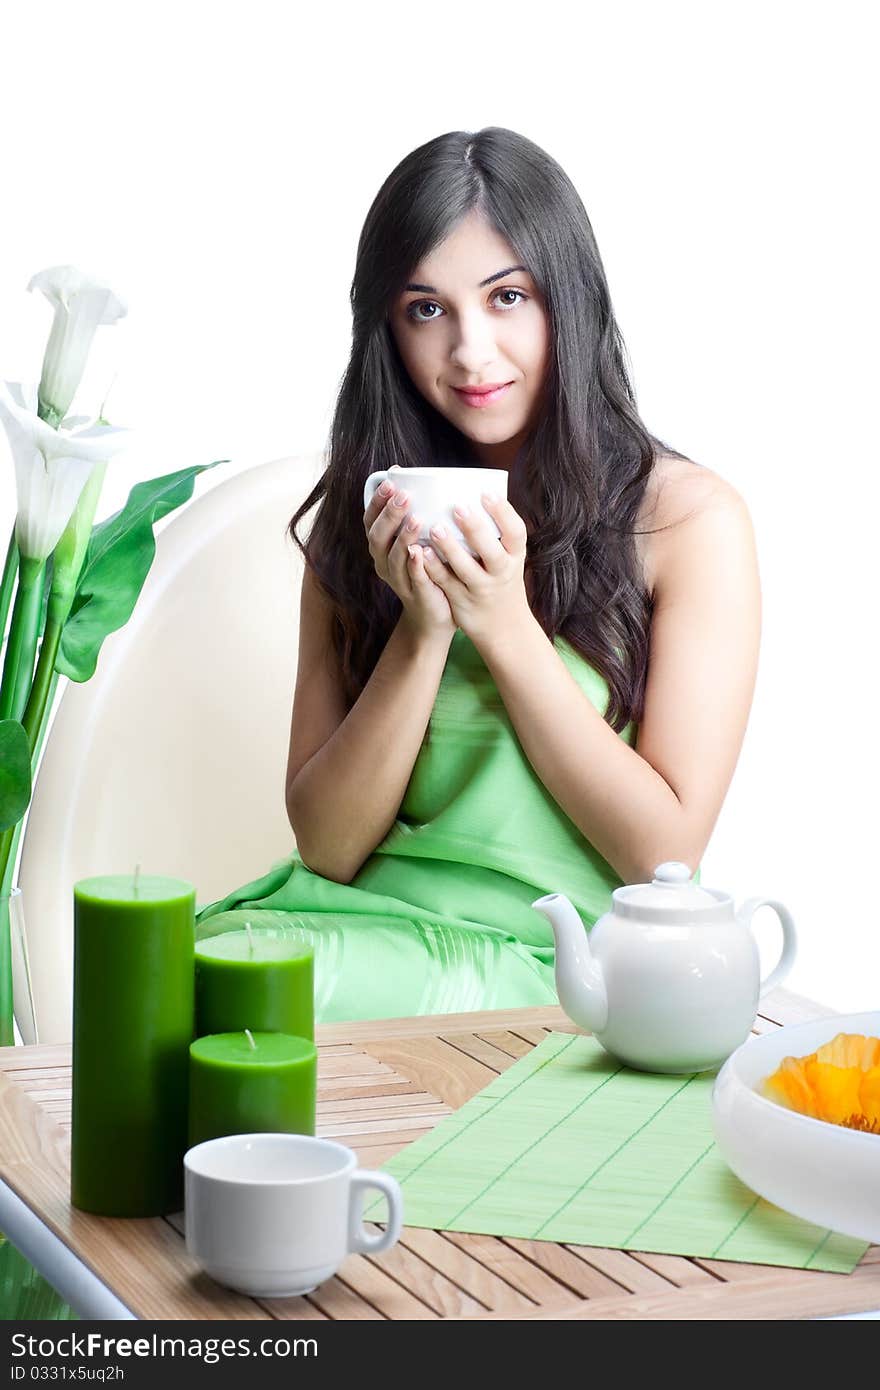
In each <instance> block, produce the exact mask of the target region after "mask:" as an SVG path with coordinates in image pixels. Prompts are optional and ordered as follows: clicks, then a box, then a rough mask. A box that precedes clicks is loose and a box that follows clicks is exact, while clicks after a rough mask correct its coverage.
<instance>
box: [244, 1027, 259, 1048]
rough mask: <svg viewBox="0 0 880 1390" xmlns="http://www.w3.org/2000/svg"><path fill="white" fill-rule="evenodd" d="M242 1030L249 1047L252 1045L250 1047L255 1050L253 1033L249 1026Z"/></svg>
mask: <svg viewBox="0 0 880 1390" xmlns="http://www.w3.org/2000/svg"><path fill="white" fill-rule="evenodd" d="M244 1031H245V1036H246V1037H247V1040H248V1042H249V1043H250V1045H251V1047H252V1048H253V1049H254V1051H255V1052H256V1050H257V1044H256V1043H255V1042H254V1037H253V1034H252V1032H251V1030H250V1028H245V1030H244Z"/></svg>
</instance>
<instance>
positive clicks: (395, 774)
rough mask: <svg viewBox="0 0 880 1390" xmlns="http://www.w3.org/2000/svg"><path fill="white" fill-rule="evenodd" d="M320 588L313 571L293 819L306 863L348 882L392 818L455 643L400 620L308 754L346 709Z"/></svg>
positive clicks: (290, 792) (297, 712)
mask: <svg viewBox="0 0 880 1390" xmlns="http://www.w3.org/2000/svg"><path fill="white" fill-rule="evenodd" d="M315 588H316V586H315V583H314V580H313V579H311V577H310V576H308V575H307V581H304V584H303V602H302V620H301V621H302V625H301V628H300V666H299V672H298V676H297V686H296V695H295V698H294V707H293V718H292V722H291V749H290V759H289V762H288V781H287V815H288V818H289V820H290V824H291V826H292V827H293V832H294V834H295V835H296V840H297V845H298V848H299V851H300V854H301V856H302V859H303V862H304V863H306V864H307V865H308V867H309V868H310V869H313V870H314V871H315V873H319V874H323V875H324V877H325V878H332V879H336V880H337V882H339V883H348V882H350V880H351V879H352V878H353V877H354V875H355V874H356V873H357V871H358V869H359V868H360V866H361V864H362V863H363V862H364V860H365V859H366V858H367V856H368V855H369V854H370V853H371V852H372V851H373V850H374V849H375V848H376V845H378V844H379V843H380V842H381V841H382V840H383V839H384V838H385V836H386V835H387V833H388V831H389V830H390V829H391V826H392V825H393V823H394V818H395V816H396V815H397V811H398V808H399V806H400V803H401V801H402V800H403V794H404V792H405V791H406V786H407V783H408V781H409V778H410V774H411V773H412V769H413V764H414V763H415V760H416V757H417V756H418V752H419V748H420V746H421V742H422V739H423V737H424V734H425V730H426V728H427V727H428V720H429V718H430V715H431V710H432V708H433V705H434V698H435V696H436V694H437V687H438V686H439V684H440V677H441V676H442V674H443V667H444V664H445V661H446V653H447V650H448V647H449V639H447V638H443V639H442V640H440V641H438V640H437V639H436V638H434V639H430V638H424V637H420V636H418V635H413V634H412V633H411V632H410V630H409V628H408V625H407V624H406V622H405V620H404V619H403V618H401V620H400V621H398V624H397V626H396V627H395V629H394V631H393V632H392V634H391V636H390V638H389V639H388V642H387V644H386V646H385V650H384V651H383V653H382V655H381V656H380V658H379V660H378V662H377V663H376V667H375V669H374V671H373V674H372V675H371V676H370V679H369V680H368V681H367V684H366V685H365V686H364V689H363V690H362V692H361V694H360V696H359V698H358V699H357V701H356V702H355V704H354V705H353V707H352V708H351V710H350V711H349V712H348V714H347V715H345V717H344V718H342V720H341V722H339V723H338V725H337V727H336V728H335V730H334V731H333V732H332V733H330V734H329V736H328V737H327V738H326V741H323V742H321V743H320V746H319V747H318V748H317V749H316V750H315V751H313V752H309V744H310V743H311V742H314V740H315V736H316V735H320V733H322V732H325V731H326V728H327V726H328V723H329V722H330V720H331V719H332V720H333V722H335V720H336V719H337V718H338V716H339V713H340V712H341V708H340V707H341V694H340V692H339V684H338V681H337V682H333V679H332V676H331V675H330V674H329V671H328V663H329V661H330V660H331V656H330V644H329V641H322V642H320V643H319V642H318V641H316V633H317V627H318V624H316V622H315V618H316V616H318V617H319V616H320V615H316V613H315V611H314V610H315V608H316V607H317V604H318V603H320V602H321V600H320V599H317V600H316V597H315V593H314V590H315ZM450 637H451V634H450ZM322 648H323V650H321V649H322ZM334 685H335V689H334V688H333V686H334ZM321 706H323V709H324V714H323V715H321V714H320V713H319V711H320V707H321ZM322 726H323V727H322Z"/></svg>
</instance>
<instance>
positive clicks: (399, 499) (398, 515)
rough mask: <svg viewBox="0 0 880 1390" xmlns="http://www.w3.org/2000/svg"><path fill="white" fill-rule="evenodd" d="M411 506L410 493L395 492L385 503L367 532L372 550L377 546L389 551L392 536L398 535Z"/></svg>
mask: <svg viewBox="0 0 880 1390" xmlns="http://www.w3.org/2000/svg"><path fill="white" fill-rule="evenodd" d="M409 504H410V497H409V493H408V492H395V494H394V496H393V497H391V498H388V499H387V500H386V501H385V504H384V506H383V507H382V510H381V511H380V512H379V515H378V516H377V517H376V518H375V520H374V521H373V523H372V525H371V526H370V527H369V528H368V530H367V537H368V539H369V543H370V546H371V548H372V547H373V546H375V547H376V548H377V549H379V550H380V551H384V550H387V549H388V545H389V542H390V541H391V538H392V536H395V535H396V534H397V532H398V531H399V529H400V526H401V523H402V522H403V521H405V520H406V514H407V511H408V509H409Z"/></svg>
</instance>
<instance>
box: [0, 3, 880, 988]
mask: <svg viewBox="0 0 880 1390" xmlns="http://www.w3.org/2000/svg"><path fill="white" fill-rule="evenodd" d="M876 13H877V11H876V8H875V7H874V6H873V5H872V4H869V3H865V4H857V3H852V2H850V3H846V0H843V2H841V0H837V3H835V4H833V5H832V4H830V3H829V4H811V3H782V2H781V0H763V3H760V4H756V3H743V2H742V0H739V3H736V4H718V3H713V4H705V3H663V0H659V2H658V3H615V4H614V5H609V4H608V3H607V2H606V0H603V2H602V3H601V4H596V3H588V4H584V3H581V4H580V5H578V6H574V5H572V4H571V3H570V0H568V2H567V3H560V2H559V0H543V3H540V4H532V5H524V4H520V3H513V4H506V5H504V6H500V7H499V6H486V5H474V4H466V5H465V4H460V3H447V4H444V5H442V6H434V7H427V6H414V5H410V6H400V7H397V6H394V5H389V4H382V3H376V4H373V5H370V6H363V7H358V8H357V9H356V8H355V7H354V6H351V7H348V6H341V5H339V4H333V5H325V6H318V7H313V6H307V7H306V6H297V5H293V4H290V3H288V4H268V3H265V2H264V0H250V3H248V4H247V5H246V6H242V5H234V4H220V3H214V4H211V5H207V4H205V5H196V4H187V3H185V0H178V3H174V4H165V3H153V4H151V5H149V6H146V5H143V6H138V7H135V6H130V5H118V4H114V5H110V4H97V3H81V2H80V3H75V4H73V5H70V4H67V5H65V6H61V5H54V4H52V5H48V4H39V3H31V4H29V5H28V6H27V7H24V6H15V7H12V8H10V9H8V10H7V12H6V13H5V14H4V22H3V49H4V57H5V61H4V64H3V80H2V84H0V114H2V117H3V121H2V129H3V132H4V152H3V167H4V172H5V179H4V193H5V196H4V198H3V209H2V216H0V242H2V247H3V254H2V260H0V372H2V374H3V376H4V377H5V378H6V379H10V380H22V379H34V380H35V379H37V378H38V376H39V369H40V362H41V359H42V352H43V347H44V344H45V339H46V335H47V333H48V329H49V324H50V310H49V307H48V304H47V303H46V301H45V300H44V299H43V297H42V296H41V295H28V294H27V293H26V292H25V286H26V285H27V282H28V280H29V279H30V277H31V276H32V275H33V274H34V273H35V272H36V271H37V270H40V269H42V268H43V267H45V266H50V265H54V264H59V263H72V264H75V265H77V266H79V267H80V268H82V269H85V270H90V271H92V272H93V273H96V274H100V275H102V276H105V277H107V278H108V279H109V280H110V281H111V283H112V284H114V285H115V286H116V288H117V289H118V292H119V293H120V294H121V295H122V296H123V297H124V298H125V299H126V300H127V301H128V303H129V306H130V312H129V315H128V317H127V318H126V319H125V320H123V321H122V322H121V323H120V324H119V325H117V326H116V327H115V328H112V329H102V330H100V331H99V334H98V338H97V340H96V346H95V349H94V351H93V354H92V358H91V360H90V367H89V371H88V374H87V376H86V378H85V380H84V383H83V387H82V389H81V392H80V394H79V396H78V397H77V401H76V407H77V410H79V411H83V412H85V411H97V409H98V407H99V406H100V404H101V401H102V400H103V398H104V395H105V393H106V391H107V389H108V387H109V386H110V384H111V382H114V384H113V387H112V391H111V392H110V395H109V399H108V401H107V406H106V414H107V415H108V417H109V418H110V419H111V421H112V422H113V423H114V424H117V425H123V426H125V427H127V428H130V429H131V430H133V431H134V432H135V435H136V442H135V445H134V446H133V447H132V448H131V449H129V450H128V452H127V453H126V454H125V455H124V456H120V457H119V458H118V459H116V460H114V461H113V462H112V463H111V465H110V469H109V471H108V479H107V484H106V487H105V492H104V495H103V498H102V503H101V506H100V509H99V518H100V517H101V516H105V515H108V514H110V513H111V512H113V511H115V510H117V509H118V508H119V507H120V506H121V505H122V503H123V502H124V500H125V497H126V496H127V494H128V491H129V489H130V487H131V486H132V485H133V484H134V483H135V482H137V481H139V480H140V479H142V478H147V477H154V476H158V475H160V474H162V473H166V472H170V471H172V470H174V469H176V468H181V467H183V466H185V465H187V464H191V463H197V462H200V463H204V462H208V461H210V460H212V459H217V458H227V457H228V458H230V459H231V462H230V463H227V464H224V465H222V466H221V467H219V468H217V469H216V470H214V471H213V472H212V473H211V474H209V475H207V476H206V477H204V478H201V479H199V481H198V482H197V491H198V492H204V491H205V490H207V489H208V488H210V487H212V486H215V485H216V484H217V483H219V482H221V481H222V480H223V479H224V478H225V477H228V476H230V473H231V471H232V470H240V469H247V468H249V467H251V466H253V465H255V464H258V463H261V462H263V461H265V460H267V459H271V458H277V457H280V456H284V455H287V454H293V453H302V452H305V451H308V450H311V449H320V448H322V447H323V446H324V444H325V442H326V433H327V429H328V426H329V422H330V417H331V411H332V406H333V401H334V397H335V392H336V389H337V386H338V383H339V379H340V377H341V374H342V372H343V370H344V366H345V362H346V357H347V352H348V346H349V332H350V322H349V306H348V291H349V285H350V281H351V275H352V271H353V265H354V255H355V248H356V243H357V238H358V233H359V231H360V228H361V225H362V222H363V219H364V216H365V214H366V212H367V209H368V207H369V204H370V202H371V201H372V198H373V196H374V195H375V193H376V191H377V190H378V188H379V186H380V184H381V183H382V181H383V180H384V179H385V177H386V176H387V174H388V173H389V172H390V170H391V169H392V168H393V167H394V165H395V164H396V163H397V162H398V161H399V160H400V159H401V158H402V157H403V156H404V155H405V154H406V153H407V152H408V151H410V150H411V149H413V148H415V147H416V146H417V145H420V144H422V143H423V142H424V141H426V140H428V139H430V138H432V137H433V136H435V135H438V134H441V133H442V132H444V131H448V130H452V129H468V130H477V129H479V128H480V127H481V126H483V125H504V126H509V127H511V128H513V129H515V130H518V131H520V132H521V133H523V134H525V135H527V136H528V137H529V138H530V139H532V140H534V141H535V142H536V143H538V144H539V145H541V146H542V147H543V148H544V149H545V150H547V152H548V153H549V154H551V155H552V156H553V157H554V158H555V159H557V160H558V161H559V162H560V163H561V164H562V166H563V167H564V168H565V169H566V171H567V172H568V174H569V175H570V177H571V178H572V179H573V181H574V183H575V184H576V186H577V188H578V190H579V192H580V194H581V197H582V199H583V201H584V203H585V205H586V208H587V211H588V213H589V215H590V218H591V220H592V223H593V227H594V230H595V233H596V237H597V240H598V243H599V247H600V251H601V254H602V257H603V260H604V263H605V268H606V271H607V274H608V279H609V283H610V287H611V293H612V299H613V303H614V307H615V311H616V314H617V317H618V321H619V323H620V325H621V328H622V331H623V335H624V339H625V341H626V343H627V346H628V349H629V353H630V357H631V360H632V363H633V368H634V376H635V386H636V390H637V394H638V404H639V408H640V411H641V413H642V416H643V418H644V420H645V422H646V424H647V425H648V427H649V428H650V429H651V430H652V431H653V432H654V433H656V434H658V435H659V436H660V437H661V438H663V439H664V440H666V442H667V443H669V444H671V445H672V446H673V447H677V448H679V449H680V450H682V451H683V452H685V453H687V454H689V455H690V456H691V457H693V458H695V459H697V460H698V461H699V462H701V463H703V464H705V465H707V466H708V467H709V468H712V469H714V470H715V471H717V472H718V473H720V474H722V475H723V476H724V477H726V478H728V479H729V480H730V481H731V482H732V483H733V484H734V485H735V486H736V487H737V488H738V489H739V490H740V491H741V492H742V494H743V495H744V496H745V498H746V500H747V502H748V504H749V507H750V510H751V513H752V517H753V520H754V523H755V527H756V532H757V536H758V545H759V553H760V562H761V574H762V585H763V596H764V631H763V641H762V654H761V667H760V673H759V679H758V686H757V691H756V696H755V703H754V707H753V712H752V717H751V721H750V725H749V730H748V734H747V737H746V743H745V746H744V749H743V753H742V757H741V760H740V764H739V767H738V769H737V773H736V776H735V779H734V783H733V786H732V788H731V791H730V794H729V796H728V800H727V802H726V805H725V808H724V810H723V812H722V816H721V819H720V821H719V823H718V826H717V829H716V832H715V835H714V838H713V841H712V844H711V846H710V848H709V851H708V852H707V854H706V857H705V860H704V868H703V882H704V883H706V884H707V885H711V886H713V887H723V888H727V889H729V890H730V891H732V892H733V893H734V894H735V895H736V897H737V899H740V898H742V897H745V896H751V895H754V894H757V893H768V894H772V895H773V896H775V897H778V898H781V899H782V900H783V901H785V902H786V903H787V904H788V905H789V907H790V908H791V909H792V911H793V912H794V914H795V917H796V919H797V922H798V925H799V928H800V935H801V950H800V957H799V960H798V962H797V964H796V966H795V969H794V972H793V975H792V976H791V977H790V979H789V987H791V988H793V989H796V990H799V991H801V992H803V993H806V994H809V995H812V996H814V997H816V998H819V999H821V1000H824V1001H825V1002H827V1003H829V1004H831V1005H832V1006H834V1007H836V1008H838V1009H840V1010H848V1009H858V1008H880V936H878V916H880V914H878V909H877V890H876V886H873V887H872V884H871V881H870V880H871V874H872V871H873V866H874V865H875V864H876V861H877V856H876V853H875V832H876V826H877V808H876V801H877V791H878V770H880V769H878V753H877V738H876V734H875V718H876V715H875V702H876V685H875V682H874V679H873V677H874V672H875V669H876V663H875V659H874V649H875V645H876V641H877V621H876V597H875V596H876V593H877V583H876V550H877V543H876V526H877V516H878V507H877V503H878V487H877V465H878V444H877V424H876V418H875V402H876V390H875V381H876V374H877V355H876V352H875V343H876V337H877V324H878V274H877V259H878V257H877V247H878V245H880V227H878V223H877V216H876V212H875V209H874V203H873V193H874V192H875V183H876V169H875V157H876V121H877V110H876V106H874V105H873V104H872V102H871V99H870V97H869V92H870V90H871V89H872V88H873V87H874V86H875V79H876V71H875V64H876V51H877V50H876V43H875V42H874V38H873V36H872V34H871V32H870V31H871V28H872V26H873V22H874V17H875V16H876ZM114 378H115V381H114ZM14 511H15V490H14V484H13V478H12V472H11V462H7V460H6V445H5V439H4V440H0V536H3V537H5V536H7V535H8V532H9V528H10V526H11V524H12V520H13V517H14ZM3 544H4V546H5V540H4V542H3ZM264 867H267V866H263V865H255V866H254V872H255V873H257V872H261V871H262V869H263V868H264ZM765 918H766V921H765V920H764V919H765ZM758 924H759V933H760V934H761V935H762V936H763V937H764V938H765V941H766V945H765V947H764V948H763V950H762V954H764V955H765V958H766V959H767V960H768V961H769V960H770V958H771V956H772V955H773V945H774V944H775V939H776V938H775V935H774V932H773V926H772V917H771V915H770V914H769V913H768V912H765V913H762V914H761V915H760V917H759V919H758Z"/></svg>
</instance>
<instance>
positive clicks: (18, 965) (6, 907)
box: [0, 888, 40, 1044]
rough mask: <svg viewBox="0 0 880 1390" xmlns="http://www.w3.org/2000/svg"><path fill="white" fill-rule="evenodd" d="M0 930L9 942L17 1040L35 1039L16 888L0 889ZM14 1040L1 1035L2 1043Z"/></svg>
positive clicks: (24, 936) (19, 895)
mask: <svg viewBox="0 0 880 1390" xmlns="http://www.w3.org/2000/svg"><path fill="white" fill-rule="evenodd" d="M0 932H2V933H3V939H4V940H7V941H8V942H9V946H10V954H11V958H12V987H13V999H14V1011H15V1022H16V1024H17V1025H18V1032H19V1034H20V1037H21V1041H22V1042H24V1043H37V1042H39V1040H40V1039H39V1036H38V1033H37V1015H36V1009H35V1007H34V990H33V984H32V981H31V967H30V960H29V958H28V947H27V929H26V926H25V915H24V898H23V895H22V891H21V889H20V888H12V889H9V890H8V891H5V892H0ZM14 1040H15V1039H14V1038H13V1037H9V1038H4V1039H3V1041H4V1043H5V1044H9V1043H12V1042H13V1041H14Z"/></svg>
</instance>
